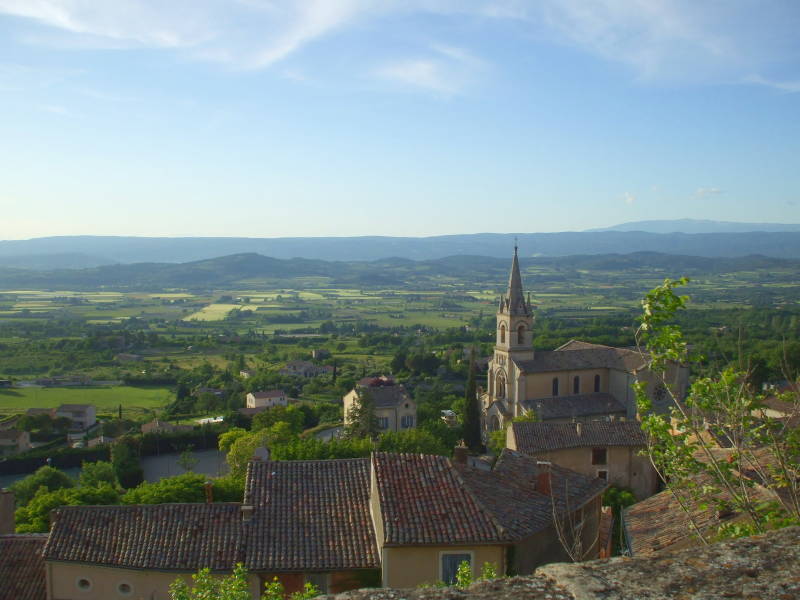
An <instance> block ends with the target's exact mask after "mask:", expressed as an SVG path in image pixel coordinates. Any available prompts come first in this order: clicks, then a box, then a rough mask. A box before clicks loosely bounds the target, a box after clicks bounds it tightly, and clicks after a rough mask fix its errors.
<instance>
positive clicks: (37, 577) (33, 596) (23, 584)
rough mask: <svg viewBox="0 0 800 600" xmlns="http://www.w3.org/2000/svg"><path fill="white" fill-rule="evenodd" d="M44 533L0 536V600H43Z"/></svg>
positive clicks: (45, 592)
mask: <svg viewBox="0 0 800 600" xmlns="http://www.w3.org/2000/svg"><path fill="white" fill-rule="evenodd" d="M46 542H47V535H46V534H27V535H0V600H45V598H47V589H46V586H45V582H46V580H45V569H44V559H43V558H42V549H43V548H44V545H45V543H46Z"/></svg>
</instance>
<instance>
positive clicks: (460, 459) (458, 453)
mask: <svg viewBox="0 0 800 600" xmlns="http://www.w3.org/2000/svg"><path fill="white" fill-rule="evenodd" d="M468 454H469V451H468V450H467V447H466V446H465V445H464V441H463V440H462V441H461V442H460V443H459V444H458V446H456V447H455V448H453V462H454V463H455V464H457V465H466V464H467V456H468Z"/></svg>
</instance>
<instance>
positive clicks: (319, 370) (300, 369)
mask: <svg viewBox="0 0 800 600" xmlns="http://www.w3.org/2000/svg"><path fill="white" fill-rule="evenodd" d="M279 373H280V374H281V375H295V376H297V377H306V378H310V377H316V376H317V375H324V374H328V373H333V367H329V366H324V365H322V366H321V365H315V364H314V363H312V362H310V361H307V360H290V361H289V362H287V363H286V366H284V367H283V368H282V369H281V370H280V371H279Z"/></svg>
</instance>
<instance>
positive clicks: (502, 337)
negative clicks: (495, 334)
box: [500, 323, 506, 344]
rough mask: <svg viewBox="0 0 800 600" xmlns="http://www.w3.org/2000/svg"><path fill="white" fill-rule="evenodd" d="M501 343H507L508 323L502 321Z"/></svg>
mask: <svg viewBox="0 0 800 600" xmlns="http://www.w3.org/2000/svg"><path fill="white" fill-rule="evenodd" d="M500 343H501V344H505V343H506V324H505V323H500Z"/></svg>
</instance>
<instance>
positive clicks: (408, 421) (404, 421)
mask: <svg viewBox="0 0 800 600" xmlns="http://www.w3.org/2000/svg"><path fill="white" fill-rule="evenodd" d="M413 426H414V415H405V416H402V417H400V427H402V428H403V429H408V428H409V427H413Z"/></svg>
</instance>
